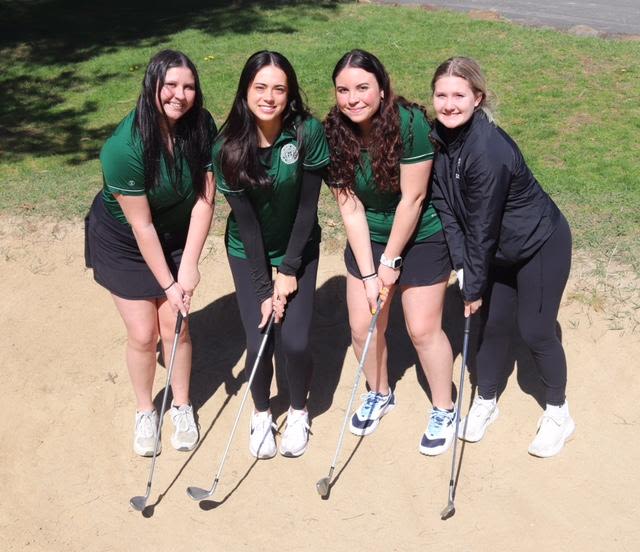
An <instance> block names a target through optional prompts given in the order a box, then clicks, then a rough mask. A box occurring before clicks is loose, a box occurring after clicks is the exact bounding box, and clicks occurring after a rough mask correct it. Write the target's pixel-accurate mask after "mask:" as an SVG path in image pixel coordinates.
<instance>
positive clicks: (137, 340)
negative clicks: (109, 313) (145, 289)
mask: <svg viewBox="0 0 640 552" xmlns="http://www.w3.org/2000/svg"><path fill="white" fill-rule="evenodd" d="M111 296H112V297H113V301H114V303H115V305H116V308H117V309H118V312H119V313H120V316H121V317H122V320H123V321H124V325H125V327H126V328H127V353H126V358H127V369H128V370H129V378H130V379H131V384H132V386H133V392H134V393H135V396H136V409H137V410H138V411H141V412H142V411H144V412H150V411H152V410H153V408H154V407H153V400H152V397H151V393H152V389H153V379H154V376H155V373H156V346H157V343H158V311H157V307H156V302H155V300H154V299H140V300H132V299H123V298H122V297H118V296H116V295H113V294H112V295H111Z"/></svg>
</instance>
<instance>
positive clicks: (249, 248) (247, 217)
mask: <svg viewBox="0 0 640 552" xmlns="http://www.w3.org/2000/svg"><path fill="white" fill-rule="evenodd" d="M225 197H226V198H227V201H228V202H229V205H230V206H231V209H232V210H233V215H234V217H235V218H236V222H237V223H238V231H239V232H240V239H241V240H242V244H243V245H244V250H245V253H246V255H247V260H248V261H249V266H250V268H251V280H252V282H253V287H254V289H255V292H256V296H257V297H258V301H259V302H260V303H262V302H263V301H264V300H265V299H268V298H269V297H271V295H273V284H272V283H271V274H270V270H269V265H268V263H267V259H266V256H265V249H264V242H263V240H262V231H261V229H260V221H259V220H258V216H257V215H256V212H255V209H254V208H253V204H252V203H251V200H250V199H249V196H247V194H245V193H232V194H228V195H225Z"/></svg>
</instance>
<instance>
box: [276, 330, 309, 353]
mask: <svg viewBox="0 0 640 552" xmlns="http://www.w3.org/2000/svg"><path fill="white" fill-rule="evenodd" d="M281 344H282V351H283V352H284V354H285V355H287V356H294V357H297V356H304V355H306V354H307V352H308V350H309V338H308V336H302V337H300V336H297V337H292V336H284V335H283V336H282V340H281Z"/></svg>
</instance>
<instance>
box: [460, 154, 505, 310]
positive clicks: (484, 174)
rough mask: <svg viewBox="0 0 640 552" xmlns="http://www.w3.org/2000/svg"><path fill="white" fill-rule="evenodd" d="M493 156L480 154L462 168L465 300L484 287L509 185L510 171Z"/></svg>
mask: <svg viewBox="0 0 640 552" xmlns="http://www.w3.org/2000/svg"><path fill="white" fill-rule="evenodd" d="M492 157H493V158H494V160H492ZM496 157H497V156H496V155H495V154H494V155H491V156H490V155H488V154H487V153H486V152H483V153H482V154H481V155H479V156H478V157H477V158H475V159H473V160H470V162H469V163H468V166H467V167H466V168H465V181H466V185H467V190H466V197H465V201H466V204H467V221H466V233H465V242H464V263H463V268H464V289H463V296H464V298H465V300H467V301H475V300H477V299H480V298H481V297H482V295H483V293H484V291H485V289H486V288H487V280H488V275H489V265H490V263H491V260H492V259H493V257H494V255H495V252H496V248H497V246H498V239H499V237H500V225H501V222H502V215H503V213H504V207H505V203H506V200H507V194H508V191H509V185H510V183H511V170H510V169H509V167H508V166H507V165H506V164H505V163H504V162H502V160H500V159H495V158H496ZM456 268H458V267H456Z"/></svg>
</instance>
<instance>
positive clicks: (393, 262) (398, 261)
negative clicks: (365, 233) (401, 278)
mask: <svg viewBox="0 0 640 552" xmlns="http://www.w3.org/2000/svg"><path fill="white" fill-rule="evenodd" d="M380 264H381V265H383V266H387V267H389V268H393V270H399V269H400V267H401V266H402V257H394V258H393V259H387V258H386V257H385V255H384V253H383V254H382V255H380Z"/></svg>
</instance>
